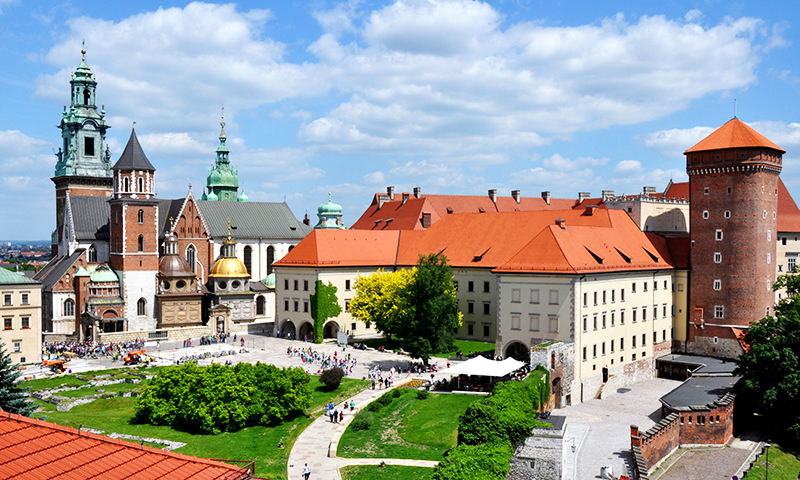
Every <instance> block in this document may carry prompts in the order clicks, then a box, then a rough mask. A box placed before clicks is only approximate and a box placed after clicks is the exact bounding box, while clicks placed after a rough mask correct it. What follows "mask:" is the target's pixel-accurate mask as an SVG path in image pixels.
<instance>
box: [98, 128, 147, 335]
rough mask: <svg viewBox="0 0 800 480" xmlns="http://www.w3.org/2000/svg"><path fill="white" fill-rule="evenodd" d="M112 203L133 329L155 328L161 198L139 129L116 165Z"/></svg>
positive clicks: (115, 264)
mask: <svg viewBox="0 0 800 480" xmlns="http://www.w3.org/2000/svg"><path fill="white" fill-rule="evenodd" d="M113 171H114V195H113V197H112V198H111V200H109V201H108V202H109V203H110V204H111V254H110V258H111V267H112V268H113V269H114V270H117V271H119V272H120V274H121V277H122V287H123V295H122V296H123V298H124V299H125V302H126V310H127V312H126V317H127V319H128V330H145V329H149V328H155V317H154V309H153V300H154V299H155V295H156V284H157V275H158V200H156V198H155V196H156V195H155V171H156V169H155V168H154V167H153V165H152V164H151V163H150V161H149V160H148V159H147V157H146V156H145V154H144V152H143V151H142V147H141V145H139V139H138V138H136V130H131V137H130V139H129V140H128V144H127V145H126V146H125V151H124V152H122V156H120V158H119V160H118V161H117V163H116V164H114V169H113Z"/></svg>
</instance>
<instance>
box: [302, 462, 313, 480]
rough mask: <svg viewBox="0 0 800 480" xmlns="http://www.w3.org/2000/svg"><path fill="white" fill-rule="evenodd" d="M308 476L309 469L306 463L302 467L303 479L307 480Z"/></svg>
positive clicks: (309, 474)
mask: <svg viewBox="0 0 800 480" xmlns="http://www.w3.org/2000/svg"><path fill="white" fill-rule="evenodd" d="M310 476H311V469H310V468H308V464H307V463H306V465H305V466H304V467H303V478H305V480H308V477H310Z"/></svg>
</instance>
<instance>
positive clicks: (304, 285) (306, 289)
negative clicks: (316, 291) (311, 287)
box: [303, 280, 308, 292]
mask: <svg viewBox="0 0 800 480" xmlns="http://www.w3.org/2000/svg"><path fill="white" fill-rule="evenodd" d="M303 291H305V292H307V291H308V280H303Z"/></svg>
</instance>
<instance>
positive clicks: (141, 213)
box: [139, 210, 144, 223]
mask: <svg viewBox="0 0 800 480" xmlns="http://www.w3.org/2000/svg"><path fill="white" fill-rule="evenodd" d="M139 223H144V210H139Z"/></svg>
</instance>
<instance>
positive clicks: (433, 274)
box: [398, 253, 464, 364]
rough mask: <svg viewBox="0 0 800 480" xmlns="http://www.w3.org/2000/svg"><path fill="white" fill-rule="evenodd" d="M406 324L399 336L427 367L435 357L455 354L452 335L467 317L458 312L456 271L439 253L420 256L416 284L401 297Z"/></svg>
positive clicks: (410, 285) (413, 282) (409, 350)
mask: <svg viewBox="0 0 800 480" xmlns="http://www.w3.org/2000/svg"><path fill="white" fill-rule="evenodd" d="M401 299H402V304H401V305H398V308H401V309H403V310H404V314H405V320H404V322H403V324H402V325H401V331H400V332H399V334H400V336H401V337H402V338H403V340H404V344H405V345H406V346H407V348H408V353H409V354H410V355H411V356H412V357H415V358H421V359H422V361H423V362H424V363H425V364H427V363H428V360H429V359H430V358H431V356H432V355H433V354H434V353H437V352H446V351H448V350H452V349H453V348H454V347H453V332H455V331H456V330H457V329H458V328H459V327H460V326H461V319H462V318H463V317H464V316H463V314H462V313H461V312H460V311H459V309H458V302H457V301H456V286H455V282H454V281H453V269H452V268H450V266H449V265H448V264H447V257H445V256H444V255H441V254H438V253H432V254H429V255H427V256H423V255H420V257H419V261H418V262H417V271H416V273H415V275H414V278H413V281H412V282H411V283H409V284H408V286H407V287H406V289H405V292H404V294H403V295H402V296H401Z"/></svg>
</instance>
